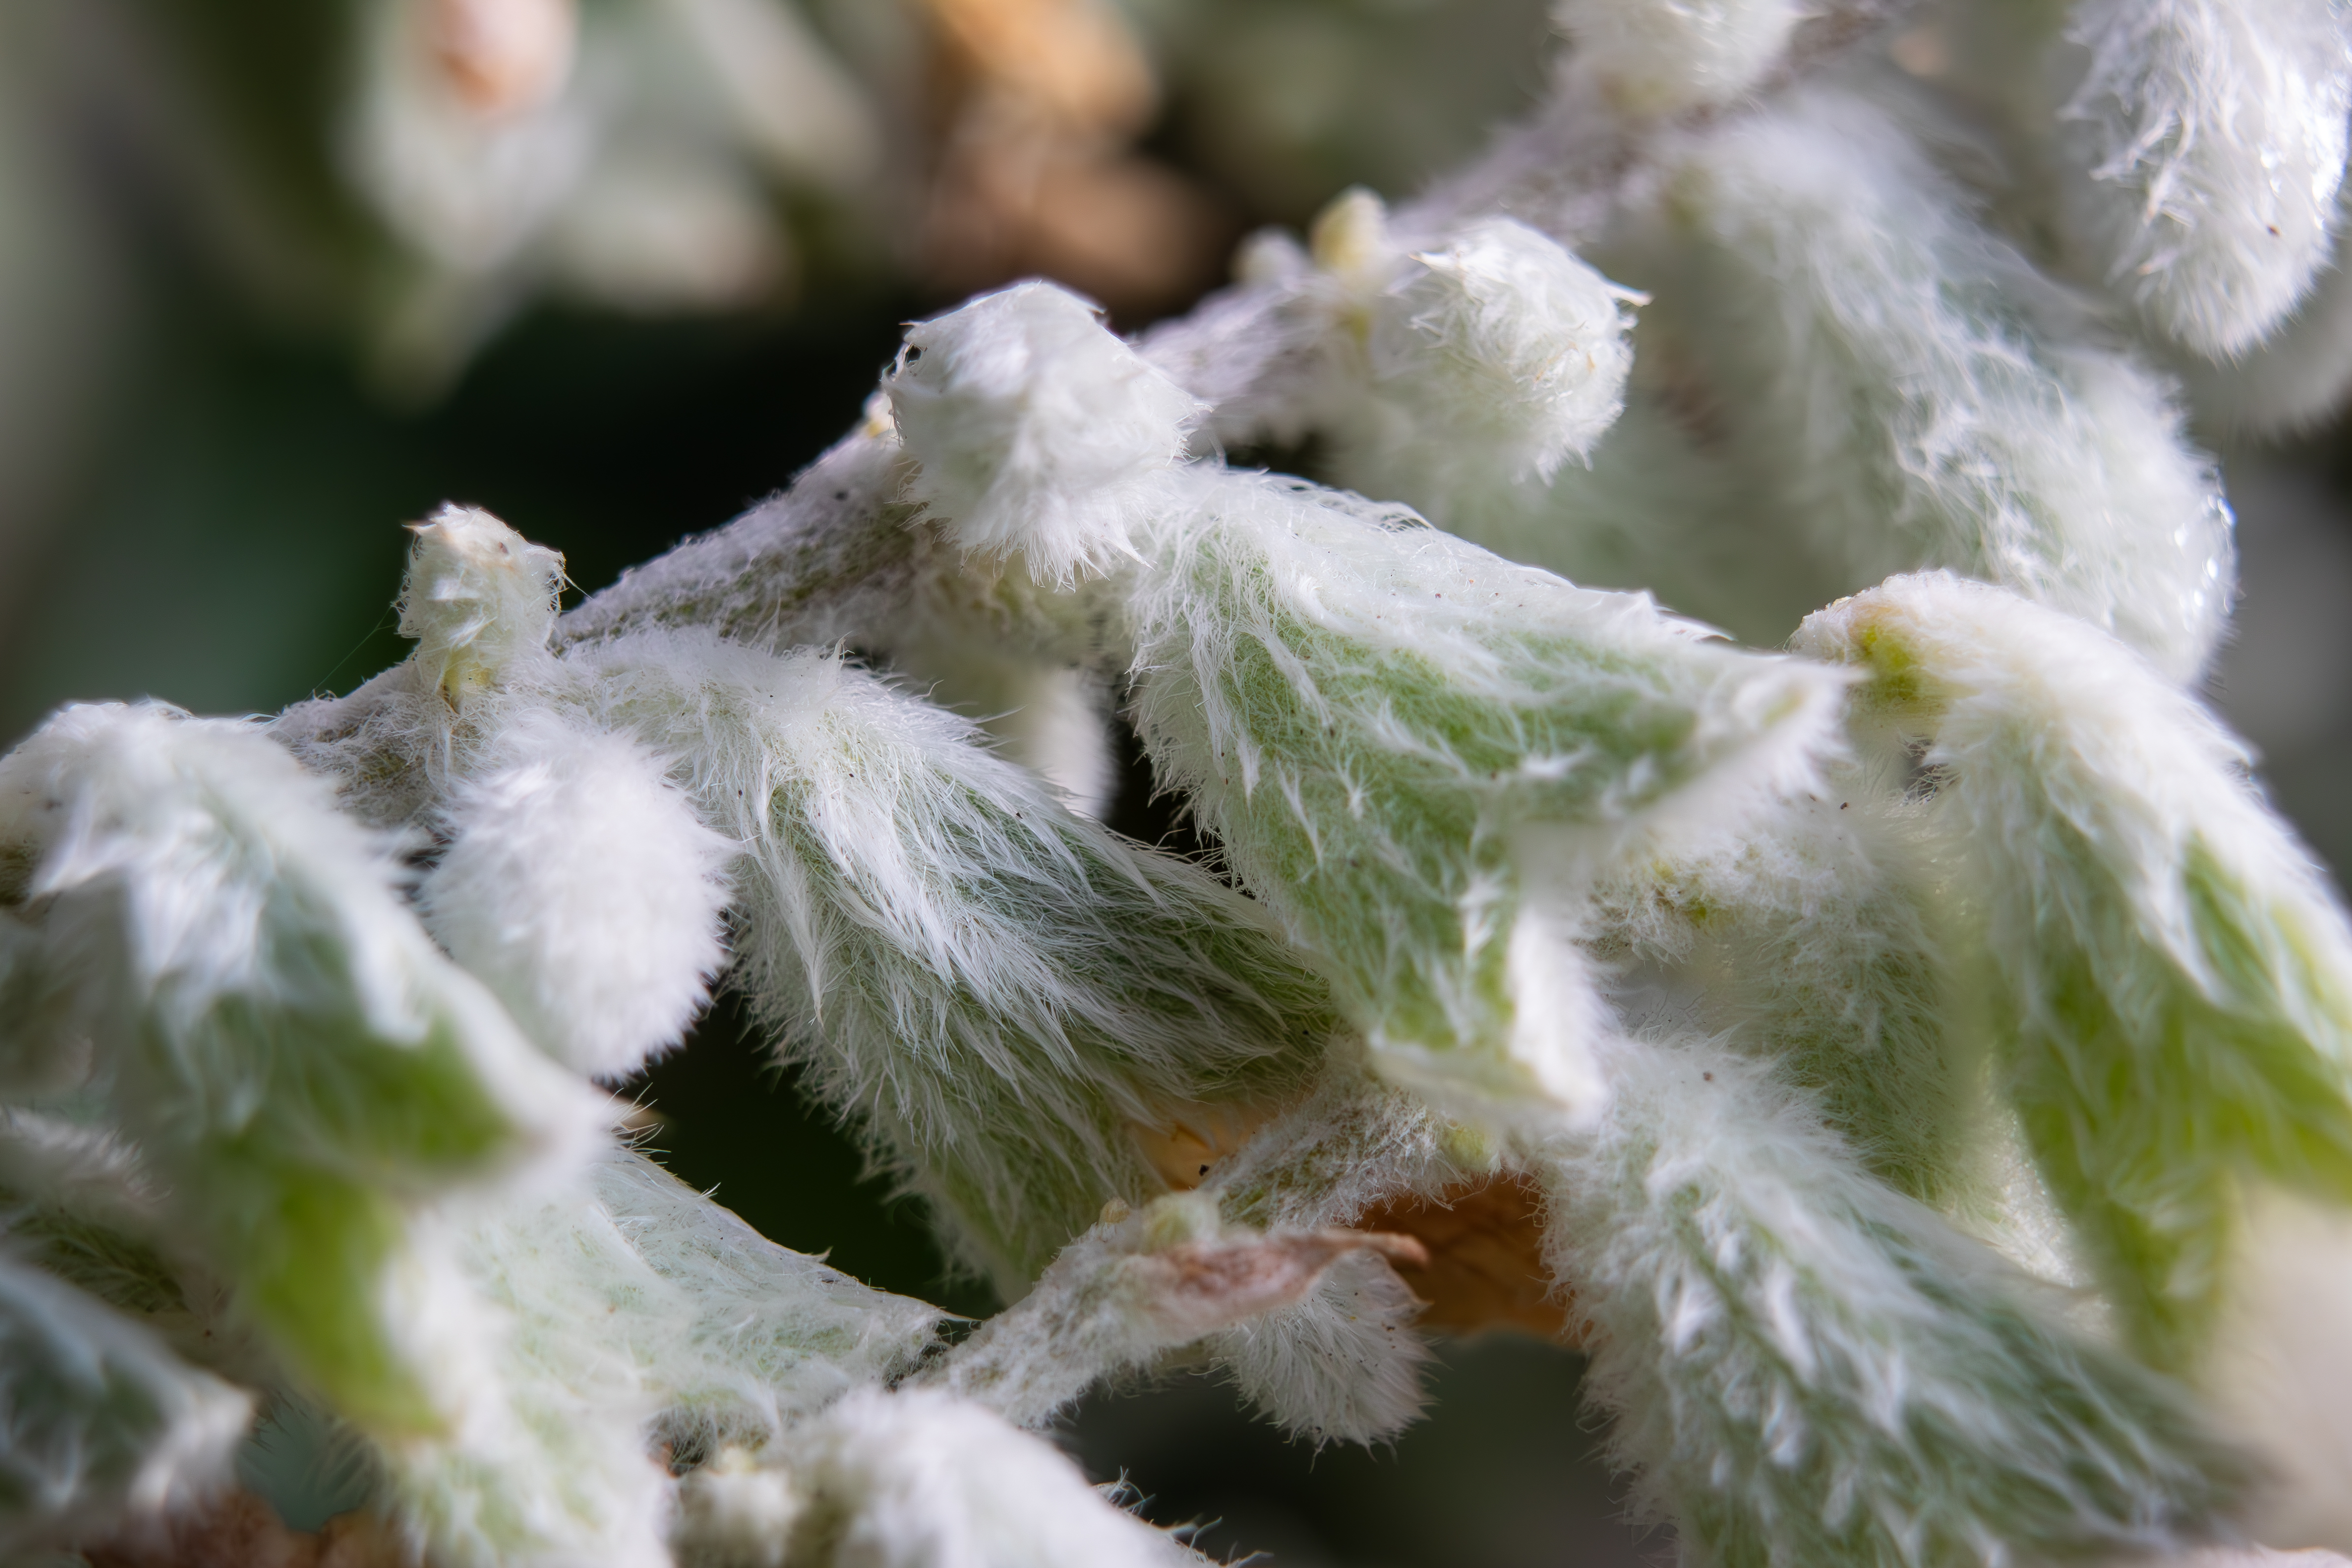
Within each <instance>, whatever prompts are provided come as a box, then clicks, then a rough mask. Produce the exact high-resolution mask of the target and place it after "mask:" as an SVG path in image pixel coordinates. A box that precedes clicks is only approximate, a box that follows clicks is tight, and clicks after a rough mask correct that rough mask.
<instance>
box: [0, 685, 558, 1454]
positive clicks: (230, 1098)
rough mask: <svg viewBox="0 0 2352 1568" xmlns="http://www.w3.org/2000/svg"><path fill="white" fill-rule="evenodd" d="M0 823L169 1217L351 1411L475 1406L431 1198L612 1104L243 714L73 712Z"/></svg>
mask: <svg viewBox="0 0 2352 1568" xmlns="http://www.w3.org/2000/svg"><path fill="white" fill-rule="evenodd" d="M0 836H5V837H6V838H7V839H9V840H11V841H14V842H16V843H17V844H20V845H25V846H28V847H29V848H30V849H31V850H32V851H33V852H35V854H36V855H37V857H38V871H37V874H36V876H35V878H34V879H33V881H32V883H31V884H30V887H29V889H28V892H29V894H30V898H31V907H32V908H34V909H35V910H36V911H37V913H38V915H39V918H40V921H41V923H42V926H43V929H44V931H45V934H46V936H47V942H48V944H49V946H50V949H51V951H52V952H53V953H54V954H55V955H57V958H56V962H57V964H58V968H59V972H61V973H68V974H70V975H72V976H73V977H74V979H75V982H76V986H77V991H76V996H75V1006H76V1009H77V1015H78V1016H77V1021H78V1023H79V1024H80V1025H81V1026H82V1027H84V1028H86V1029H87V1030H89V1033H90V1035H91V1036H92V1038H93V1039H94V1040H96V1041H97V1043H98V1047H99V1051H100V1058H101V1060H102V1061H104V1063H105V1064H106V1066H107V1067H108V1068H109V1069H110V1071H111V1073H112V1080H113V1087H112V1095H113V1098H114V1099H115V1101H116V1103H118V1104H119V1106H120V1108H121V1115H122V1120H123V1124H124V1125H125V1127H126V1129H127V1130H128V1131H130V1132H131V1134H132V1135H133V1136H135V1137H136V1138H137V1139H138V1141H139V1143H140V1145H141V1146H142V1151H143V1154H144V1155H145V1157H146V1159H147V1160H148V1161H149V1162H150V1163H151V1165H152V1167H153V1169H154V1171H155V1173H156V1175H157V1176H158V1177H159V1178H160V1179H161V1180H162V1181H163V1183H164V1184H165V1185H166V1186H168V1188H169V1190H170V1194H171V1197H170V1204H171V1215H172V1222H173V1226H174V1227H175V1228H177V1229H178V1231H179V1232H180V1233H181V1234H182V1235H184V1237H186V1238H187V1239H190V1240H192V1241H194V1243H195V1244H196V1245H197V1246H198V1247H199V1248H200V1249H201V1251H202V1253H203V1255H204V1256H205V1259H206V1260H207V1261H208V1262H209V1264H210V1265H211V1266H212V1268H213V1269H214V1270H215V1271H216V1272H217V1273H218V1274H219V1275H220V1276H221V1277H222V1278H223V1279H224V1280H225V1281H227V1282H228V1283H229V1284H230V1285H231V1286H232V1287H233V1289H234V1291H235V1292H236V1300H237V1303H238V1306H239V1308H240V1310H241V1311H242V1312H243V1313H244V1314H246V1315H247V1317H248V1318H249V1319H250V1320H251V1321H252V1322H255V1323H256V1324H257V1326H258V1327H259V1328H260V1329H261V1330H262V1331H263V1332H264V1333H265V1334H266V1335H267V1337H268V1340H269V1342H270V1343H271V1344H272V1346H273V1347H274V1348H275V1349H276V1351H277V1352H278V1354H280V1355H282V1356H283V1357H284V1358H285V1360H286V1362H287V1363H288V1364H289V1366H290V1367H291V1368H292V1370H293V1371H294V1372H295V1373H296V1374H297V1375H299V1376H300V1377H301V1378H302V1379H304V1380H306V1381H307V1382H309V1383H310V1384H311V1385H313V1386H315V1387H316V1388H318V1389H319V1390H320V1392H322V1393H323V1394H325V1395H326V1396H328V1397H329V1398H330V1399H331V1401H332V1402H333V1404H334V1405H335V1406H336V1408H337V1409H338V1410H339V1411H341V1413H342V1414H343V1415H345V1416H349V1417H350V1418H351V1419H352V1420H353V1421H355V1422H357V1423H359V1424H360V1425H362V1426H363V1427H370V1428H372V1429H377V1430H383V1431H386V1432H427V1431H432V1430H435V1429H437V1428H438V1427H441V1426H442V1425H443V1424H444V1423H445V1422H446V1419H447V1418H448V1416H449V1414H450V1412H451V1411H452V1409H453V1408H454V1407H455V1405H456V1403H457V1399H458V1397H459V1396H458V1393H457V1391H456V1390H455V1389H453V1388H452V1387H451V1386H450V1385H449V1384H448V1383H447V1381H446V1375H445V1374H444V1372H443V1371H442V1370H441V1369H440V1368H439V1367H438V1365H437V1361H438V1355H437V1353H436V1350H435V1348H434V1347H433V1345H432V1344H431V1343H428V1342H430V1341H432V1340H433V1339H434V1337H435V1335H436V1333H438V1332H439V1331H440V1329H441V1328H442V1327H443V1326H444V1325H441V1324H439V1323H437V1322H436V1321H435V1318H434V1312H432V1311H431V1310H428V1309H426V1308H425V1306H424V1305H423V1303H424V1302H425V1300H426V1299H427V1298H431V1297H433V1296H434V1295H436V1292H439V1291H441V1290H442V1288H443V1287H442V1286H441V1285H440V1284H437V1283H436V1274H435V1270H433V1268H432V1267H431V1266H430V1265H429V1263H427V1262H426V1261H425V1260H423V1259H421V1258H416V1257H412V1255H411V1253H410V1249H409V1248H408V1246H407V1239H408V1236H409V1228H410V1227H409V1217H410V1215H411V1214H412V1213H413V1212H414V1211H415V1208H416V1207H418V1206H420V1205H423V1204H425V1203H427V1202H429V1201H431V1200H433V1199H434V1198H436V1197H439V1196H441V1195H443V1194H446V1193H447V1192H449V1191H451V1190H454V1189H457V1188H461V1187H464V1186H469V1185H474V1184H479V1183H483V1182H486V1181H489V1180H493V1179H496V1178H500V1177H503V1176H509V1175H510V1174H512V1173H514V1172H516V1171H518V1170H519V1169H520V1168H521V1167H523V1166H527V1165H530V1164H533V1163H538V1164H541V1165H545V1164H549V1163H554V1162H560V1161H562V1160H563V1159H566V1158H568V1157H569V1155H570V1153H571V1151H572V1150H574V1149H576V1148H577V1147H579V1146H580V1145H581V1144H582V1142H583V1139H584V1138H585V1137H586V1136H588V1135H589V1134H590V1132H591V1130H592V1129H593V1126H594V1124H595V1122H596V1121H597V1119H598V1118H599V1117H600V1116H601V1115H602V1112H601V1109H600V1108H599V1106H598V1105H597V1103H596V1102H595V1099H594V1097H593V1096H592V1095H590V1094H588V1093H587V1092H585V1091H583V1090H581V1089H579V1088H577V1087H576V1086H575V1085H574V1084H573V1083H572V1081H571V1080H569V1079H568V1078H567V1077H565V1076H564V1075H562V1074H561V1073H559V1072H558V1071H555V1070H554V1069H552V1068H551V1067H549V1066H547V1065H545V1064H543V1063H542V1062H541V1061H540V1060H539V1058H538V1057H537V1055H536V1053H535V1052H533V1051H530V1048H529V1046H528V1045H527V1044H526V1043H525V1042H524V1041H523V1040H522V1039H521V1037H520V1035H519V1034H517V1033H516V1032H515V1030H514V1027H513V1025H512V1024H510V1023H509V1021H508V1020H507V1019H506V1016H505V1015H504V1014H503V1013H502V1012H500V1011H499V1008H498V1005H497V1004H496V1003H495V1002H493V1001H492V1000H491V999H490V998H489V997H488V995H487V994H486V993H484V992H483V991H482V990H481V988H479V987H478V985H476V984H475V982H473V981H472V980H471V979H469V978H467V977H466V976H465V975H463V974H462V973H461V972H460V971H458V970H457V968H456V967H453V966H452V965H450V964H449V963H448V961H447V960H446V959H445V958H443V957H442V956H440V954H439V953H438V952H437V951H436V949H435V948H434V947H433V946H432V944H431V942H430V941H429V939H427V938H426V936H425V933H424V931H423V929H422V928H421V927H420V926H419V925H417V923H416V920H415V916H414V915H411V914H410V913H409V912H408V911H407V910H406V909H405V908H404V906H403V904H402V903H401V901H400V899H399V897H398V895H397V894H396V893H395V892H394V885H393V881H392V869H391V867H390V866H389V864H388V863H387V862H386V860H385V859H384V857H383V852H382V851H381V849H380V847H379V846H378V845H377V844H375V843H374V842H373V841H371V840H370V839H369V838H368V837H367V835H366V834H365V833H364V832H363V831H362V830H361V829H359V828H358V827H357V826H356V825H355V824H352V823H351V822H350V821H347V820H346V819H343V818H341V817H340V816H339V815H338V814H337V813H336V812H335V811H334V810H333V807H332V805H331V801H330V800H329V798H328V795H327V790H326V788H325V786H323V785H322V784H320V783H319V782H317V781H315V780H313V779H309V778H307V777H306V776H305V775H303V774H302V772H301V771H300V769H299V768H298V767H297V766H296V765H295V763H294V762H293V760H292V759H291V758H289V757H288V756H287V755H286V754H285V753H284V752H283V751H281V750H279V749H278V747H275V746H274V745H272V744H271V743H270V742H269V741H268V740H267V739H266V738H264V737H262V736H261V735H260V734H258V733H257V731H256V730H254V729H253V728H251V727H247V726H246V725H243V724H239V723H235V722H227V721H217V720H197V719H189V718H186V717H185V716H182V715H180V714H179V713H178V712H177V711H176V710H173V709H170V708H165V707H161V706H142V707H128V708H126V707H120V706H74V707H68V708H66V709H64V710H62V711H61V712H60V713H58V715H57V716H54V717H52V718H51V719H50V720H49V721H48V722H47V724H46V725H44V726H43V727H42V728H41V729H40V730H39V731H37V733H36V734H35V735H34V737H32V738H31V739H30V740H28V741H26V743H25V745H24V746H22V747H19V748H18V749H17V750H16V751H15V752H13V753H11V754H10V755H9V757H8V758H6V759H5V761H0Z"/></svg>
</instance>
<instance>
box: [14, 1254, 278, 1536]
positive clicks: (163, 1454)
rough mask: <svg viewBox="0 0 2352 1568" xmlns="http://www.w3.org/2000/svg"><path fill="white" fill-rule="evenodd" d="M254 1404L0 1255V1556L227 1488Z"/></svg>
mask: <svg viewBox="0 0 2352 1568" xmlns="http://www.w3.org/2000/svg"><path fill="white" fill-rule="evenodd" d="M251 1416H252V1405H251V1402H250V1401H249V1400H248V1399H247V1396H245V1395H243V1394H241V1393H239V1392H238V1391H237V1390H236V1389H234V1388H232V1387H230V1386H229V1385H227V1384H226V1383H223V1382H221V1381H220V1380H219V1379H218V1378H216V1377H214V1376H212V1375H210V1374H208V1373H203V1372H199V1371H197V1370H195V1369H194V1367H191V1366H186V1365H184V1364H181V1363H180V1362H179V1361H178V1360H177V1359H175V1358H174V1357H173V1354H172V1353H171V1352H170V1351H168V1350H166V1349H165V1348H164V1347H163V1344H162V1343H161V1342H159V1341H158V1340H157V1339H156V1338H155V1337H154V1336H153V1335H152V1334H151V1333H148V1332H147V1331H146V1330H144V1329H142V1328H140V1327H139V1326H138V1325H137V1324H135V1323H133V1322H130V1321H129V1320H127V1319H125V1318H122V1317H120V1316H118V1315H116V1314H115V1313H114V1312H110V1311H109V1310H108V1309H107V1308H105V1307H104V1306H102V1305H100V1303H99V1302H98V1301H95V1300H93V1299H91V1298H90V1297H89V1296H86V1295H84V1294H82V1293H81V1292H80V1291H76V1290H74V1289H72V1288H71V1287H69V1286H68V1285H65V1284H62V1283H60V1282H59V1281H57V1280H55V1279H52V1278H50V1277H49V1276H48V1275H47V1274H44V1273H42V1272H41V1271H40V1270H37V1269H33V1268H30V1267H28V1266H26V1264H24V1263H22V1262H19V1261H17V1260H14V1259H11V1258H5V1257H0V1430H5V1431H6V1432H7V1434H8V1441H7V1443H6V1445H5V1448H0V1552H8V1553H9V1554H10V1556H11V1559H12V1560H16V1554H17V1553H19V1552H29V1551H31V1550H32V1549H35V1548H38V1547H41V1546H55V1545H63V1544H67V1543H68V1542H71V1541H72V1540H73V1539H74V1538H76V1537H82V1538H90V1539H101V1538H105V1537H110V1536H115V1535H129V1534H134V1533H135V1532H137V1531H140V1530H142V1529H144V1528H151V1527H152V1525H153V1524H154V1523H155V1522H156V1521H157V1519H158V1518H159V1517H160V1516H161V1515H163V1513H165V1512H166V1511H170V1510H173V1509H175V1508H179V1507H182V1506H184V1505H186V1504H188V1503H190V1502H193V1501H195V1500H198V1499H199V1498H200V1497H202V1495H203V1494H205V1492H208V1491H211V1490H215V1489H216V1488H218V1487H220V1486H222V1485H224V1484H226V1481H227V1479H228V1477H229V1468H230V1462H231V1460H232V1458H234V1456H235V1454H236V1445H237V1443H238V1441H239V1440H240V1439H241V1438H242V1437H244V1436H245V1428H246V1424H247V1421H248V1420H249V1419H250V1417H251Z"/></svg>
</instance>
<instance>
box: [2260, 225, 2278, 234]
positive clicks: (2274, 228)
mask: <svg viewBox="0 0 2352 1568" xmlns="http://www.w3.org/2000/svg"><path fill="white" fill-rule="evenodd" d="M2263 227H2264V228H2266V229H2268V230H2270V231H2271V233H2272V234H2273V235H2276V234H2277V233H2278V225H2276V224H2264V225H2263Z"/></svg>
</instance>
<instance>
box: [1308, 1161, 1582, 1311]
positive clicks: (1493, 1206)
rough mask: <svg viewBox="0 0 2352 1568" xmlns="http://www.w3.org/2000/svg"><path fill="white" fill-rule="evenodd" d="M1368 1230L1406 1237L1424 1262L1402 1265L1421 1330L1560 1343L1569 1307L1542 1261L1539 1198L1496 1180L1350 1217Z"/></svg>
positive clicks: (1520, 1184)
mask: <svg viewBox="0 0 2352 1568" xmlns="http://www.w3.org/2000/svg"><path fill="white" fill-rule="evenodd" d="M1355 1223H1356V1224H1358V1225H1359V1226H1362V1227H1364V1228H1368V1229H1379V1230H1386V1231H1394V1232H1397V1233H1399V1234H1402V1235H1405V1236H1410V1237H1412V1238H1413V1239H1416V1240H1418V1241H1419V1242H1420V1243H1421V1244H1422V1245H1423V1247H1424V1248H1425V1249H1427V1250H1428V1254H1429V1262H1428V1263H1427V1264H1426V1265H1425V1266H1423V1267H1419V1268H1414V1267H1412V1266H1406V1267H1405V1273H1404V1280H1405V1283H1407V1284H1408V1285H1411V1286H1412V1291H1413V1293H1414V1294H1415V1295H1417V1296H1419V1297H1421V1298H1422V1299H1423V1301H1427V1302H1428V1303H1429V1309H1428V1311H1426V1312H1423V1314H1422V1316H1421V1319H1420V1322H1421V1325H1422V1326H1423V1327H1424V1328H1434V1329H1446V1330H1451V1331H1453V1332H1454V1333H1470V1332H1472V1331H1475V1330H1478V1329H1491V1328H1508V1329H1517V1330H1521V1331H1523V1332H1525V1333H1533V1334H1539V1335H1541V1336H1542V1337H1544V1338H1546V1339H1556V1340H1566V1339H1568V1338H1569V1337H1570V1333H1569V1303H1568V1301H1567V1300H1566V1299H1565V1298H1564V1297H1563V1296H1562V1295H1561V1294H1560V1293H1559V1292H1557V1291H1554V1290H1553V1289H1552V1284H1551V1275H1550V1271H1549V1270H1548V1269H1546V1268H1545V1267H1544V1260H1543V1195H1542V1194H1541V1193H1540V1192H1538V1190H1537V1189H1536V1186H1535V1184H1534V1183H1533V1182H1532V1181H1529V1180H1528V1178H1527V1177H1525V1176H1512V1175H1503V1176H1494V1177H1491V1178H1488V1179H1486V1180H1484V1181H1480V1182H1475V1183H1473V1184H1471V1185H1469V1186H1459V1187H1454V1188H1452V1189H1450V1190H1448V1191H1446V1192H1444V1193H1442V1194H1440V1195H1439V1196H1438V1197H1434V1198H1418V1197H1415V1198H1401V1199H1398V1200H1396V1201H1394V1202H1391V1203H1386V1204H1381V1205H1378V1206H1376V1207H1373V1208H1371V1209H1369V1210H1367V1211H1366V1212H1365V1213H1363V1214H1360V1215H1358V1216H1357V1217H1356V1221H1355Z"/></svg>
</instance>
